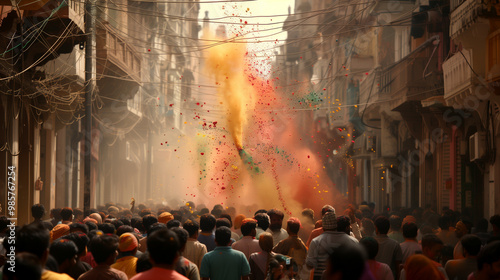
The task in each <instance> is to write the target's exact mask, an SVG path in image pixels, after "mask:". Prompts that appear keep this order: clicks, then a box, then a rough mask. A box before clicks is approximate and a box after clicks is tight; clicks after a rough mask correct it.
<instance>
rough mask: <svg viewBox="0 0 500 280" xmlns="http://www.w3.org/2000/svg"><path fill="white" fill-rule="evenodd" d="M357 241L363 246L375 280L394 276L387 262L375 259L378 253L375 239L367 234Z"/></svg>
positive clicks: (383, 279) (391, 278)
mask: <svg viewBox="0 0 500 280" xmlns="http://www.w3.org/2000/svg"><path fill="white" fill-rule="evenodd" d="M359 243H360V244H361V246H363V248H365V251H366V254H367V257H368V260H367V264H368V268H369V269H370V271H371V273H372V274H373V277H375V279H376V280H393V279H394V276H393V275H392V270H391V268H390V267H389V266H388V265H387V264H385V263H381V262H378V261H376V260H375V256H377V253H378V242H377V240H375V238H373V237H371V236H367V237H363V238H362V239H361V240H360V241H359Z"/></svg>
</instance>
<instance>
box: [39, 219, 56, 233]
mask: <svg viewBox="0 0 500 280" xmlns="http://www.w3.org/2000/svg"><path fill="white" fill-rule="evenodd" d="M40 223H41V224H42V226H43V227H44V228H45V229H46V230H48V231H51V230H52V229H53V228H54V225H53V224H52V223H51V222H49V221H41V222H40Z"/></svg>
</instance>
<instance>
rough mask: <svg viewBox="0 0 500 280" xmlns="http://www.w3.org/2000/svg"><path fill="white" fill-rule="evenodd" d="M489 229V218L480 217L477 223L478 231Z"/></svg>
mask: <svg viewBox="0 0 500 280" xmlns="http://www.w3.org/2000/svg"><path fill="white" fill-rule="evenodd" d="M487 231H488V220H486V219H485V218H482V219H479V221H477V225H476V232H487Z"/></svg>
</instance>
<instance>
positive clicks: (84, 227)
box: [69, 223, 89, 234]
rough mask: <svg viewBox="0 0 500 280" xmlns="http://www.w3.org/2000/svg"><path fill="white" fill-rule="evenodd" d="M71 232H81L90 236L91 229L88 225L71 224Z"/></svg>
mask: <svg viewBox="0 0 500 280" xmlns="http://www.w3.org/2000/svg"><path fill="white" fill-rule="evenodd" d="M69 232H71V233H73V232H81V233H85V234H88V233H89V227H88V226H87V225H86V224H80V223H71V224H70V225H69Z"/></svg>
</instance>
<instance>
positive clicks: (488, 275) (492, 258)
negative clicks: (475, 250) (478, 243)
mask: <svg viewBox="0 0 500 280" xmlns="http://www.w3.org/2000/svg"><path fill="white" fill-rule="evenodd" d="M477 268H478V273H479V274H482V275H484V276H485V277H484V279H500V241H493V242H490V243H488V244H487V245H486V246H484V248H483V250H481V252H480V253H479V255H478V257H477Z"/></svg>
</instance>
